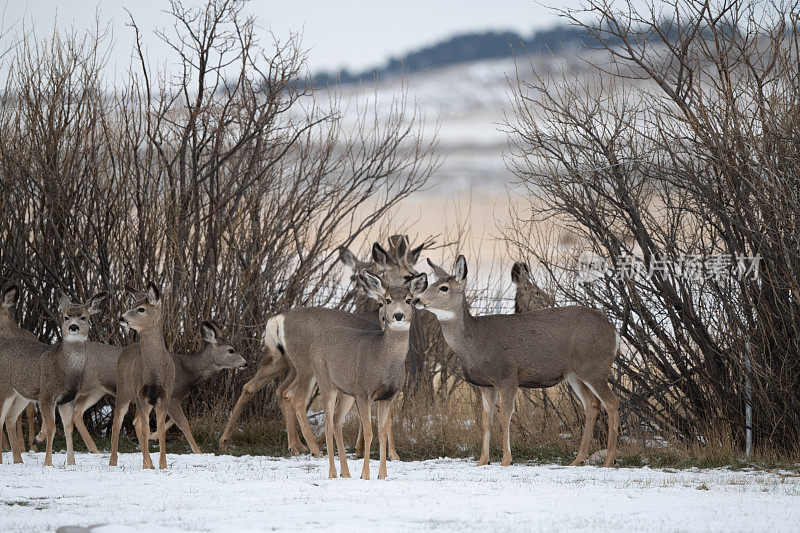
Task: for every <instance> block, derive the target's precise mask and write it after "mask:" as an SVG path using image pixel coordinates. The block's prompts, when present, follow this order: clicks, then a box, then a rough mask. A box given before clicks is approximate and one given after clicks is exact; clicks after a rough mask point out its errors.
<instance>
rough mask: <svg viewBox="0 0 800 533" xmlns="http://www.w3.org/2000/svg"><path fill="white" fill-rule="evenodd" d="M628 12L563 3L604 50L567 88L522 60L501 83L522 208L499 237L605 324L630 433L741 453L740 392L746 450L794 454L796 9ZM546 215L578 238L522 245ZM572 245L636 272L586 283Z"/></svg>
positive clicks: (799, 109) (591, 3) (798, 404)
mask: <svg viewBox="0 0 800 533" xmlns="http://www.w3.org/2000/svg"><path fill="white" fill-rule="evenodd" d="M637 6H638V4H635V3H624V2H623V4H622V6H619V4H617V7H614V6H613V5H612V3H611V2H608V1H606V0H587V1H586V2H585V5H584V7H585V10H584V11H583V12H582V13H581V15H580V17H579V16H578V15H577V14H571V13H568V12H563V13H562V15H563V16H564V17H566V18H567V19H568V20H569V21H570V22H572V23H573V24H576V25H578V26H580V27H582V28H583V29H584V30H585V31H586V32H587V33H588V34H589V35H590V36H591V37H593V38H596V39H597V40H598V41H599V42H600V43H602V45H603V47H604V49H605V52H606V55H605V57H602V56H601V55H600V54H595V55H594V56H593V60H592V61H590V62H589V63H587V71H586V73H585V75H578V76H574V77H570V76H566V75H564V76H559V75H557V74H543V75H541V76H540V75H538V73H537V66H536V64H535V63H533V62H531V64H530V72H527V69H525V71H526V72H524V73H523V71H522V69H521V70H520V73H519V75H518V77H517V78H516V79H515V80H514V81H513V83H512V85H511V90H512V104H513V107H514V113H513V116H511V117H510V118H509V119H508V129H509V135H510V143H511V150H512V153H511V156H510V157H509V159H508V165H509V167H510V169H511V170H512V171H513V172H514V173H515V174H516V176H517V177H518V178H519V183H518V187H517V191H518V192H519V193H520V194H521V195H522V196H523V197H524V198H525V199H527V200H528V202H527V205H526V206H525V205H524V204H523V206H525V207H527V208H528V209H527V210H523V209H520V210H517V211H516V212H515V213H514V217H513V220H512V224H511V225H510V227H509V230H508V232H507V234H506V237H507V239H508V240H509V241H510V242H511V243H512V245H513V246H514V247H515V249H516V250H518V251H519V252H520V254H521V255H526V256H529V257H533V258H535V259H537V264H539V265H541V266H542V270H543V272H544V273H545V274H546V275H547V276H548V278H549V284H551V285H552V286H554V287H556V288H557V292H556V299H557V301H559V302H562V303H563V302H576V303H582V304H586V305H590V306H594V307H598V308H601V309H603V310H604V311H605V312H606V313H607V314H608V315H609V316H610V317H613V319H614V320H615V322H616V323H617V326H618V327H619V329H620V332H621V334H622V336H623V338H624V341H625V345H626V347H625V349H624V350H623V354H622V356H621V357H619V358H618V361H617V372H616V373H617V382H616V384H615V385H616V390H617V391H619V393H621V395H622V396H623V406H622V409H621V412H622V413H623V416H624V417H625V419H626V420H625V424H626V426H627V429H628V431H629V433H630V432H633V431H634V430H644V431H645V432H646V433H647V434H650V435H652V434H654V433H655V434H657V435H661V436H665V437H667V438H677V439H686V440H687V441H689V442H708V440H709V438H710V434H711V433H713V431H715V430H717V429H719V428H720V426H724V428H725V431H726V432H727V433H728V434H729V435H732V436H733V438H734V440H735V441H736V442H738V443H739V444H740V445H741V444H742V442H743V438H744V433H745V431H744V430H745V427H746V423H747V420H746V416H745V401H746V398H747V396H748V390H747V387H748V384H749V386H751V387H752V401H751V404H752V408H753V423H752V427H753V430H754V432H755V437H756V439H757V440H756V442H757V444H759V445H760V446H762V447H770V448H774V449H777V450H782V451H783V452H784V453H793V452H796V451H797V443H798V442H800V357H798V353H800V345H799V344H798V339H800V336H798V332H799V331H800V307H798V304H797V290H798V280H800V238H798V236H799V235H800V232H799V231H798V224H797V220H798V216H800V194H799V193H800V188H798V186H797V183H798V173H797V169H798V168H800V167H799V166H798V162H799V161H798V157H800V152H798V146H800V144H798V143H797V139H798V137H800V130H799V129H798V128H799V127H800V93H798V91H797V87H798V86H800V77H799V76H800V71H798V69H797V64H798V51H800V35H798V28H800V26H798V22H799V21H798V14H800V10H799V9H798V4H797V3H794V2H791V3H769V4H767V5H764V4H763V3H761V2H755V1H745V2H738V1H727V0H723V1H721V2H712V3H708V2H702V1H694V0H690V1H688V2H684V1H680V2H679V1H677V0H676V1H672V2H666V3H659V4H656V5H653V6H650V7H649V8H648V7H644V8H639V7H637ZM590 20H591V21H592V22H587V21H590ZM531 207H533V209H531ZM545 220H546V221H549V222H551V223H555V224H556V225H557V226H558V227H559V228H560V229H561V230H562V231H565V232H569V234H570V235H572V236H573V238H572V239H571V242H570V243H569V244H565V243H564V242H559V240H558V239H551V240H549V241H547V242H545V243H544V244H543V245H541V246H539V245H536V244H530V243H531V242H541V241H538V240H535V239H531V233H530V231H531V228H533V227H535V226H536V224H537V223H540V222H542V221H545ZM581 251H585V252H591V253H592V254H595V255H596V256H598V257H601V258H603V259H604V260H606V261H608V263H609V265H610V266H611V267H612V270H613V271H614V272H616V273H620V272H621V271H623V270H625V269H626V268H627V267H628V266H629V265H627V264H626V263H627V261H628V259H626V257H628V258H631V257H633V258H635V259H636V260H637V261H640V262H641V264H642V265H643V268H644V269H645V273H644V274H642V275H634V276H619V275H614V273H613V272H606V273H605V274H604V275H602V276H601V277H600V278H599V279H597V280H595V281H591V282H588V281H587V282H582V281H581V280H580V279H578V278H576V275H575V274H576V268H577V267H576V259H577V257H578V255H579V252H581ZM740 256H746V257H750V256H760V258H761V262H760V272H759V275H758V276H753V275H742V276H739V275H737V273H744V271H746V270H747V268H749V267H750V266H752V265H751V263H749V261H745V263H744V264H739V262H738V258H739V257H740ZM714 257H716V258H717V259H716V261H724V262H726V263H725V265H724V267H723V268H722V269H721V274H720V270H717V269H715V268H712V267H713V265H711V264H707V263H705V260H704V263H703V265H702V268H701V269H700V271H699V275H698V276H689V275H686V274H687V273H688V271H687V268H688V267H691V266H693V265H690V264H688V263H687V259H692V258H706V260H707V259H708V258H714ZM694 266H696V265H694ZM717 266H719V265H717ZM584 281H586V280H584Z"/></svg>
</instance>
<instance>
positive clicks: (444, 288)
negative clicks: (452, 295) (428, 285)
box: [439, 285, 450, 292]
mask: <svg viewBox="0 0 800 533" xmlns="http://www.w3.org/2000/svg"><path fill="white" fill-rule="evenodd" d="M439 290H440V291H442V292H447V291H449V290H450V287H448V286H447V285H442V286H441V287H439Z"/></svg>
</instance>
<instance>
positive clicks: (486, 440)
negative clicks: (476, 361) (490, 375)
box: [478, 387, 497, 466]
mask: <svg viewBox="0 0 800 533" xmlns="http://www.w3.org/2000/svg"><path fill="white" fill-rule="evenodd" d="M480 390H481V405H482V407H483V418H482V420H481V426H482V427H483V443H482V445H481V457H480V459H478V466H483V465H488V464H489V445H490V444H491V438H492V420H493V419H494V406H495V404H496V403H497V389H496V388H494V387H481V388H480Z"/></svg>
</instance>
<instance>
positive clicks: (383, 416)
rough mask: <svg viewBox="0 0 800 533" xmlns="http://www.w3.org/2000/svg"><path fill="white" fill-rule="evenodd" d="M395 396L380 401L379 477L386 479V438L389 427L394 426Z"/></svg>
mask: <svg viewBox="0 0 800 533" xmlns="http://www.w3.org/2000/svg"><path fill="white" fill-rule="evenodd" d="M393 402H394V397H392V398H390V399H389V400H385V401H382V402H378V450H379V453H380V461H381V463H380V468H379V469H378V479H386V440H387V433H388V429H389V428H390V427H392V403H393Z"/></svg>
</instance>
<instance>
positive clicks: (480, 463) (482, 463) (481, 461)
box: [478, 457, 489, 466]
mask: <svg viewBox="0 0 800 533" xmlns="http://www.w3.org/2000/svg"><path fill="white" fill-rule="evenodd" d="M488 464H489V459H486V458H484V457H481V458H480V459H479V460H478V466H485V465H488Z"/></svg>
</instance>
